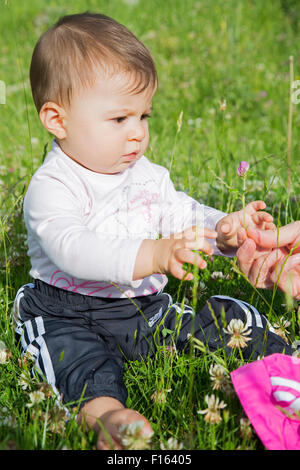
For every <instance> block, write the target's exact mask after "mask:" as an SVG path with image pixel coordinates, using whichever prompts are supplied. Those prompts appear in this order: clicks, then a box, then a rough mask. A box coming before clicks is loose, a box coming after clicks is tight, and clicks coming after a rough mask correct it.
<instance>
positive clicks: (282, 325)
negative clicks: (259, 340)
mask: <svg viewBox="0 0 300 470" xmlns="http://www.w3.org/2000/svg"><path fill="white" fill-rule="evenodd" d="M290 325H291V322H290V321H288V320H286V319H285V318H284V317H280V318H279V322H278V323H274V325H273V332H274V333H275V334H276V335H278V336H280V337H281V338H282V339H283V340H284V341H285V342H286V343H288V339H287V336H286V335H287V334H289V332H288V331H287V328H288V327H289V326H290Z"/></svg>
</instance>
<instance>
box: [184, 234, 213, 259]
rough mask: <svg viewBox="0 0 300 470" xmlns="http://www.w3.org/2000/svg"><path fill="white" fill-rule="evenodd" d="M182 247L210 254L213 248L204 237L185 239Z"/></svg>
mask: <svg viewBox="0 0 300 470" xmlns="http://www.w3.org/2000/svg"><path fill="white" fill-rule="evenodd" d="M184 247H185V248H188V249H189V250H198V251H203V252H204V253H206V254H207V255H212V254H213V252H214V250H213V247H212V246H211V244H210V243H209V241H208V240H206V239H205V238H200V239H198V240H191V241H186V242H185V243H184Z"/></svg>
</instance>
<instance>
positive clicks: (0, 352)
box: [0, 340, 11, 364]
mask: <svg viewBox="0 0 300 470" xmlns="http://www.w3.org/2000/svg"><path fill="white" fill-rule="evenodd" d="M10 357H11V355H10V353H9V350H8V349H7V347H6V344H5V343H4V342H3V341H1V340H0V364H4V363H5V362H7V361H8V359H9V358H10Z"/></svg>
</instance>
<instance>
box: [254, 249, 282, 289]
mask: <svg viewBox="0 0 300 470" xmlns="http://www.w3.org/2000/svg"><path fill="white" fill-rule="evenodd" d="M280 259H281V253H277V252H276V250H273V251H270V252H269V254H264V255H262V256H260V257H259V258H257V259H256V260H255V262H254V263H253V264H252V267H251V271H250V273H249V276H248V277H249V281H250V282H251V284H252V285H254V286H256V287H261V288H271V287H272V286H273V280H272V270H273V269H274V266H276V264H277V263H279V261H280Z"/></svg>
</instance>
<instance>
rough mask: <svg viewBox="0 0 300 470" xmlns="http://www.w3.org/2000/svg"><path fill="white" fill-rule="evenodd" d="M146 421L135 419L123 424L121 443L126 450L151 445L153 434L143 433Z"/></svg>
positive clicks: (139, 448)
mask: <svg viewBox="0 0 300 470" xmlns="http://www.w3.org/2000/svg"><path fill="white" fill-rule="evenodd" d="M144 425H145V423H144V421H142V420H141V421H133V422H132V423H129V424H122V425H121V426H120V428H119V431H120V435H121V443H122V445H123V446H124V448H125V449H126V450H142V449H147V448H148V447H149V444H150V441H151V437H152V435H153V431H152V433H151V434H147V435H143V434H142V430H143V427H144Z"/></svg>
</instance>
